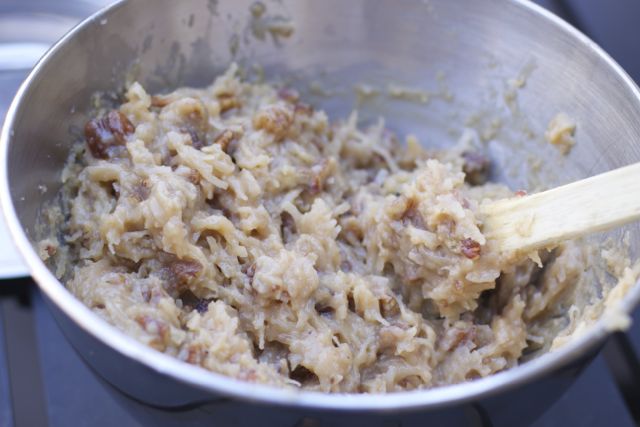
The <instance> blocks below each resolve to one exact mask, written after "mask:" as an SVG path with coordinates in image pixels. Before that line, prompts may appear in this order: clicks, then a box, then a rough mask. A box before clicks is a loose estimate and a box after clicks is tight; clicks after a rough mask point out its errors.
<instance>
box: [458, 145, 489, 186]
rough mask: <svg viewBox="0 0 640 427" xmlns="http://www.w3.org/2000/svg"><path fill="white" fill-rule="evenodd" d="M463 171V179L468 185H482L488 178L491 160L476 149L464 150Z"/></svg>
mask: <svg viewBox="0 0 640 427" xmlns="http://www.w3.org/2000/svg"><path fill="white" fill-rule="evenodd" d="M462 158H463V159H464V165H463V167H462V171H463V172H464V173H465V178H464V180H465V181H466V182H467V183H468V184H470V185H482V184H484V183H486V182H487V180H488V179H489V174H490V172H491V161H490V160H489V158H488V157H487V156H485V155H484V154H482V153H480V152H478V151H466V152H464V153H462Z"/></svg>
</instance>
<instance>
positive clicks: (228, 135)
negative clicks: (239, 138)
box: [213, 129, 236, 153]
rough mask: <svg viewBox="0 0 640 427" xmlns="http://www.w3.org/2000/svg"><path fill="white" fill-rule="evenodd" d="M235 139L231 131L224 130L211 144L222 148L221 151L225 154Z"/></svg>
mask: <svg viewBox="0 0 640 427" xmlns="http://www.w3.org/2000/svg"><path fill="white" fill-rule="evenodd" d="M235 137H236V135H235V134H234V133H233V131H231V130H229V129H226V130H224V131H222V133H221V134H220V135H218V136H217V137H216V139H215V140H214V141H213V143H214V144H218V145H220V148H222V151H224V152H225V153H226V152H227V148H228V147H229V144H231V142H232V141H233V139H234V138H235Z"/></svg>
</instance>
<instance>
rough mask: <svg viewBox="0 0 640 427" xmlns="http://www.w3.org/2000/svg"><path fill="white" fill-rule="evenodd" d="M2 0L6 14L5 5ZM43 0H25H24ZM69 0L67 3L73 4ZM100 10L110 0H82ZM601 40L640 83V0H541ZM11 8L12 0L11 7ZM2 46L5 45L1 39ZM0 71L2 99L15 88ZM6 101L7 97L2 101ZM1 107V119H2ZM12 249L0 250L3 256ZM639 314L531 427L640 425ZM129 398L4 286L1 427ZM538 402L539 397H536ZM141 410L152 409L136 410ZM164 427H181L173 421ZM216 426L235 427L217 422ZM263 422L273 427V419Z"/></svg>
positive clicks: (82, 414)
mask: <svg viewBox="0 0 640 427" xmlns="http://www.w3.org/2000/svg"><path fill="white" fill-rule="evenodd" d="M10 1H13V0H0V15H1V14H2V10H3V9H2V8H3V6H6V4H5V2H10ZM38 1H40V0H23V1H22V3H25V2H26V3H29V2H35V3H37V2H38ZM69 1H70V0H67V3H68V2H69ZM76 1H80V2H82V3H84V6H83V7H85V8H87V7H88V6H87V5H93V6H94V7H95V5H98V4H100V3H104V2H105V0H76ZM538 3H541V4H543V5H544V6H546V7H548V8H549V9H551V10H552V11H554V12H556V13H558V14H559V15H561V16H564V17H565V18H566V19H568V20H569V21H571V22H573V23H574V24H575V25H576V26H578V27H579V28H580V29H582V30H583V31H584V32H586V33H587V34H589V35H590V36H591V37H593V38H594V39H595V40H596V42H598V43H600V44H601V45H602V46H603V47H604V48H605V50H607V51H608V52H610V53H611V54H612V56H614V58H615V59H616V60H618V61H619V62H620V63H621V64H622V65H623V67H624V68H625V69H626V70H627V71H628V72H629V73H630V74H631V75H632V76H633V77H635V78H636V80H640V56H638V55H637V53H636V43H637V40H640V27H638V26H637V22H636V21H637V17H638V16H640V2H638V1H637V0H617V1H615V2H602V1H601V0H555V1H554V0H539V1H538ZM7 4H8V3H7ZM0 42H1V40H0ZM7 76H8V75H5V76H4V79H3V75H2V73H1V72H0V95H1V96H2V97H4V98H7V97H6V96H5V95H6V93H5V92H8V91H9V92H12V91H14V90H15V87H13V88H10V87H8V85H7V83H6V82H7V81H11V84H12V85H14V86H15V85H17V83H18V82H19V80H20V79H19V78H16V75H15V72H14V73H13V74H12V75H10V76H8V77H7ZM0 101H2V100H0ZM2 107H3V106H2V105H0V120H1V116H2V114H3V109H2ZM5 250H9V249H7V248H0V251H5ZM638 354H640V311H638V310H637V311H636V314H635V322H634V326H633V327H632V329H631V330H630V331H629V332H628V333H627V334H626V335H619V336H616V337H614V338H613V339H611V340H610V341H609V343H608V344H607V346H606V347H605V349H604V351H603V352H602V353H601V354H600V355H599V356H598V357H597V358H596V359H595V360H594V362H593V363H592V364H591V365H590V366H589V367H587V368H586V369H585V371H584V372H583V374H582V375H581V376H580V377H579V378H578V379H577V380H576V382H575V383H574V384H573V385H572V386H571V387H570V388H569V390H568V391H567V392H566V393H565V394H564V395H563V396H562V397H561V398H560V399H559V400H558V401H557V402H556V403H555V404H554V405H553V406H552V407H551V408H549V410H547V412H545V414H543V415H542V416H541V418H540V419H539V420H538V421H536V422H535V423H534V424H533V426H536V427H551V426H558V427H560V426H563V427H564V426H572V425H577V426H608V425H611V426H616V427H631V426H640V360H639V359H638V357H637V355H638ZM122 399H126V398H123V397H121V396H120V397H118V395H117V394H114V393H113V390H112V389H111V388H110V386H108V385H106V384H105V383H103V382H102V381H101V380H98V379H97V378H96V377H95V376H94V374H93V373H92V372H91V370H90V369H89V368H88V367H87V366H86V365H85V364H84V363H83V362H82V361H81V359H80V358H79V356H78V355H77V354H76V353H75V351H74V350H73V349H72V348H71V347H70V345H69V344H68V343H67V341H66V340H65V338H64V336H63V335H62V333H61V331H60V330H59V328H58V326H57V325H56V323H55V321H54V320H53V318H52V317H51V314H50V313H49V311H48V310H47V308H46V307H45V305H44V301H43V299H42V297H41V295H40V294H39V291H38V290H37V288H36V287H35V286H34V285H33V283H32V282H31V281H30V280H29V279H18V280H5V281H3V283H0V427H5V426H7V427H8V426H14V425H15V426H18V427H22V426H28V427H31V426H41V425H50V426H65V427H66V426H91V427H101V426H112V425H118V426H136V425H140V421H139V420H138V419H137V418H134V416H133V415H132V414H131V413H129V412H128V411H127V410H126V409H124V407H123V405H122ZM532 399H535V396H532ZM138 410H141V411H147V412H153V411H156V410H154V409H150V408H145V407H142V406H141V405H138ZM166 425H178V423H177V422H176V421H169V420H168V421H167V424H166ZM216 425H223V426H224V425H229V424H228V423H225V420H224V419H221V418H216ZM264 425H271V424H270V423H269V420H265V421H264Z"/></svg>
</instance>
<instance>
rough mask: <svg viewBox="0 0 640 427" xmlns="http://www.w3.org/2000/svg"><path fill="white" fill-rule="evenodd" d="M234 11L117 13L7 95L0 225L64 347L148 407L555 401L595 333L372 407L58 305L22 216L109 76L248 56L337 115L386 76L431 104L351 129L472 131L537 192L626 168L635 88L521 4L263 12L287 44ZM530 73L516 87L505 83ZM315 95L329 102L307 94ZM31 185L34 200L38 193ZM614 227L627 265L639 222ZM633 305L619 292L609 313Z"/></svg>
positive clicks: (422, 407)
mask: <svg viewBox="0 0 640 427" xmlns="http://www.w3.org/2000/svg"><path fill="white" fill-rule="evenodd" d="M251 3H252V2H251V1H233V2H232V1H219V2H217V1H207V0H182V1H180V2H176V1H171V0H129V1H121V2H118V3H116V4H115V5H113V6H112V7H110V8H108V9H106V10H104V11H103V12H101V13H100V14H98V15H96V16H93V17H92V18H90V19H88V20H87V21H85V22H84V23H83V24H81V25H80V26H79V27H77V28H76V29H74V30H73V31H72V32H71V33H69V34H68V35H66V36H65V37H64V38H63V39H62V40H61V41H60V42H59V43H58V44H57V45H56V46H55V47H54V48H53V50H51V51H50V52H49V53H48V54H47V55H46V56H45V57H44V59H43V60H42V61H41V62H40V63H39V64H38V65H37V66H36V68H35V69H34V71H33V72H32V73H31V75H30V76H29V78H28V79H27V81H26V82H25V84H24V85H23V86H22V88H21V89H20V91H19V93H18V95H17V97H16V100H15V101H14V103H13V105H12V107H11V108H10V110H9V112H8V115H7V121H6V124H5V126H4V128H3V130H2V134H1V142H2V146H1V150H0V165H1V166H0V167H2V180H1V187H0V200H1V202H2V205H3V211H4V214H5V216H6V218H7V222H8V224H9V227H10V231H11V232H12V234H13V236H14V238H15V239H16V242H17V244H18V247H19V249H20V251H21V253H22V255H23V256H24V257H25V260H26V262H27V264H28V266H29V268H30V270H31V273H32V275H33V277H34V278H35V279H36V281H37V282H38V284H39V286H40V287H41V289H42V290H43V291H44V293H45V294H46V296H47V299H48V301H49V302H50V305H51V306H52V308H53V311H54V313H55V315H56V318H57V319H58V321H59V322H60V324H61V325H62V327H63V329H64V330H65V333H66V335H67V337H68V338H69V340H70V341H71V342H72V344H73V345H74V346H75V347H76V349H77V350H78V351H79V352H80V353H81V354H82V355H83V357H84V358H85V360H87V362H88V363H89V364H90V365H91V366H92V367H93V368H94V369H95V370H96V371H97V372H99V373H100V374H101V375H102V376H103V377H104V378H106V379H107V380H108V381H109V382H111V383H112V384H114V385H115V386H117V387H118V388H120V389H121V390H123V391H124V392H125V393H127V394H129V395H131V396H133V397H135V398H137V399H139V400H142V401H144V402H147V403H150V404H154V405H157V406H173V407H176V406H182V405H189V404H195V403H198V402H208V401H212V400H214V401H217V402H228V400H227V397H234V398H240V399H245V400H249V401H252V402H256V403H257V404H260V405H268V404H275V405H278V406H285V407H286V408H287V409H288V410H290V411H292V414H301V413H304V411H322V413H324V414H335V413H336V412H340V411H348V412H353V411H356V412H362V411H367V413H368V414H372V413H374V412H384V413H389V411H400V410H402V411H411V412H416V411H419V412H421V413H423V414H424V412H425V411H429V414H431V416H432V417H433V418H432V419H434V420H436V419H442V418H438V417H447V415H442V414H446V413H457V412H456V411H457V410H458V409H460V408H464V407H469V406H471V407H475V406H473V405H477V404H480V403H478V402H482V404H483V405H485V406H483V407H486V408H492V409H486V410H487V411H491V413H492V414H493V413H494V412H495V413H498V414H499V413H500V412H502V413H503V419H504V420H509V419H511V420H513V419H514V418H513V416H515V417H516V418H515V419H516V420H517V419H518V418H517V417H518V416H519V415H520V416H522V417H526V416H529V417H531V416H534V415H535V414H532V413H530V412H535V411H533V409H534V408H535V407H536V406H537V405H531V402H529V401H528V400H529V399H530V398H527V397H526V394H524V393H523V390H526V389H531V388H532V387H533V388H535V390H536V394H537V395H538V396H540V402H544V401H547V400H551V399H553V398H554V397H555V396H557V395H558V393H559V392H561V390H562V388H563V387H564V386H566V383H567V378H570V377H571V376H572V375H574V374H575V373H576V372H577V371H578V370H579V366H580V364H579V363H577V361H578V360H579V359H580V360H584V358H585V357H587V356H588V355H590V354H591V353H592V352H593V351H595V349H596V348H597V347H598V345H599V344H600V343H601V342H602V340H603V338H604V337H605V336H606V335H607V332H606V330H605V329H604V325H602V324H599V325H598V326H597V327H596V328H594V329H593V330H592V331H591V332H590V333H587V334H585V335H584V336H581V337H580V338H578V339H576V340H575V341H574V342H573V343H571V344H569V345H567V346H566V347H564V348H563V349H561V350H560V351H557V352H554V353H551V354H546V355H544V356H542V357H540V358H537V359H534V360H532V361H530V362H528V363H526V364H524V365H522V366H519V367H517V368H515V369H512V370H509V371H507V372H503V373H500V374H497V375H494V376H491V377H489V378H484V379H481V380H477V381H473V382H470V383H465V384H459V385H453V386H448V387H443V388H439V389H434V390H423V391H417V392H411V393H397V394H391V395H386V396H384V397H381V396H368V395H349V396H344V395H341V396H340V395H327V394H319V393H311V392H291V391H285V390H278V389H273V388H270V387H265V386H258V385H253V384H248V383H243V382H238V381H235V380H232V379H229V378H226V377H222V376H220V375H217V374H214V373H210V372H206V371H204V370H202V369H200V368H197V367H194V366H191V365H188V364H185V363H182V362H179V361H178V360H176V359H173V358H171V357H169V356H165V355H164V354H160V353H157V352H155V351H154V350H151V349H150V348H147V347H145V346H143V345H141V344H139V343H137V342H135V341H134V340H132V339H130V338H128V337H126V336H125V335H123V334H122V333H120V332H119V331H117V330H115V329H114V328H113V327H111V326H110V325H108V324H106V323H105V322H104V321H102V320H101V319H99V318H98V317H97V316H95V315H94V314H93V313H91V312H90V310H89V309H88V308H86V307H85V306H84V305H82V304H81V303H80V302H78V301H77V300H75V298H73V297H72V296H71V295H70V294H69V293H68V292H67V291H66V289H65V288H64V287H63V286H62V285H61V284H60V283H59V282H58V281H57V280H56V279H55V277H54V276H53V275H52V274H51V273H50V272H49V271H48V270H47V269H46V267H45V266H44V264H43V263H42V262H41V261H40V260H39V258H38V257H37V255H36V253H35V251H34V250H33V241H32V239H33V237H34V233H33V231H34V225H35V223H36V220H37V215H38V210H39V209H40V207H41V206H42V205H43V203H46V202H48V201H51V200H52V198H53V197H54V195H55V192H56V189H57V188H58V184H57V182H58V180H59V175H60V171H61V168H62V165H63V163H64V161H65V159H66V154H67V151H68V149H69V146H70V143H71V142H72V141H73V138H74V137H70V135H76V137H77V135H78V130H79V129H81V126H82V125H83V124H84V122H85V120H86V119H87V112H88V111H89V100H90V97H91V95H92V94H93V93H95V92H96V91H105V90H107V91H108V90H114V89H116V90H117V89H118V88H120V87H121V86H122V83H123V82H124V80H125V76H127V77H131V76H133V77H134V78H136V79H137V80H139V81H141V82H142V83H143V84H144V85H145V86H147V87H148V89H149V90H151V91H155V90H166V89H167V88H168V87H175V86H178V85H182V84H190V85H203V84H206V83H209V82H210V81H211V80H212V78H213V76H214V75H215V73H216V72H219V71H221V70H223V69H224V68H226V66H227V65H228V64H229V62H230V61H231V60H236V61H238V62H239V63H241V64H244V65H246V66H247V69H249V68H250V67H249V65H250V64H255V63H258V64H261V65H262V66H263V68H264V72H265V74H266V76H267V77H268V78H270V79H285V80H287V81H289V82H290V83H291V84H293V85H296V86H298V87H299V89H300V90H301V91H302V92H305V93H308V94H309V96H311V97H313V100H314V103H315V104H317V105H319V106H320V107H323V108H326V109H327V110H328V111H329V113H330V114H331V115H333V116H338V115H344V114H346V113H348V112H349V111H350V110H351V109H352V108H353V107H354V105H355V98H356V97H355V95H354V91H353V87H354V85H356V84H359V83H366V84H369V85H371V86H375V87H378V88H380V89H381V91H382V92H384V91H385V90H386V89H385V88H387V86H388V85H389V84H390V83H394V84H400V85H405V86H410V87H412V88H415V89H423V90H427V91H429V92H431V93H432V96H431V100H430V101H429V103H427V104H426V105H423V104H416V103H409V102H404V101H401V100H389V99H386V98H385V97H384V96H380V97H378V98H377V99H374V100H372V101H371V102H370V103H367V104H365V105H363V106H362V114H361V118H362V120H364V121H367V120H371V119H372V118H374V117H376V116H377V115H379V114H383V115H385V116H386V118H387V123H388V125H389V126H390V127H391V128H392V129H395V130H399V131H401V132H413V133H417V134H418V135H419V136H422V137H423V140H424V141H426V143H428V144H430V145H440V146H445V145H450V144H453V143H454V142H455V140H456V139H457V137H458V136H459V135H461V134H462V132H463V128H465V127H470V128H474V129H476V130H477V133H479V134H481V135H485V136H486V137H487V142H486V143H487V145H488V147H489V149H490V151H491V154H492V156H493V158H494V160H495V162H496V163H497V164H498V165H499V167H498V169H499V170H504V171H505V172H504V173H496V174H495V178H496V179H499V180H502V181H506V182H508V183H509V184H510V185H511V186H512V187H513V188H527V189H535V188H537V186H538V184H539V182H538V181H535V180H531V179H528V178H527V176H528V175H529V174H528V172H530V170H529V168H530V166H529V161H530V159H529V157H530V155H531V154H532V153H534V154H536V155H538V156H540V157H542V158H543V159H544V161H543V162H542V164H541V165H540V168H541V171H540V173H539V174H538V175H539V178H541V179H542V180H543V181H544V183H545V184H546V185H557V184H559V183H563V182H567V181H569V180H573V179H577V178H581V177H586V176H589V175H591V174H594V173H598V172H602V171H605V170H608V169H612V168H615V167H619V166H622V165H625V164H629V163H631V162H636V161H640V145H638V144H637V141H640V92H639V91H638V88H637V87H636V86H635V85H634V83H633V82H632V81H631V80H630V79H629V78H628V76H627V75H626V74H625V73H624V72H623V71H622V70H621V69H620V68H619V66H617V65H616V64H615V63H614V62H613V61H612V60H611V59H610V58H609V56H607V55H606V54H605V53H604V52H602V51H601V50H600V49H599V48H598V47H597V46H595V45H594V44H593V43H592V42H591V41H589V40H588V39H587V38H586V37H585V36H583V35H581V34H580V33H578V32H577V31H575V30H574V29H573V28H571V27H570V26H568V25H567V24H566V23H564V22H563V21H561V20H559V19H558V18H556V17H554V16H553V15H551V14H549V13H548V12H546V11H544V10H542V9H540V8H538V7H537V6H534V5H533V4H530V3H528V2H525V1H520V0H482V1H478V0H458V1H446V0H437V1H436V0H430V1H422V0H406V1H403V2H402V5H401V6H400V5H399V3H398V2H395V1H393V0H379V1H376V2H372V1H366V0H352V1H349V2H343V1H340V0H325V1H323V2H318V1H313V0H278V1H267V2H266V3H265V4H266V5H267V13H268V16H271V17H273V16H278V17H285V18H288V19H291V20H292V22H293V23H294V25H295V32H294V34H293V36H292V37H291V38H289V39H280V40H272V39H271V38H270V37H266V38H265V39H264V40H260V39H259V37H256V31H254V30H255V29H256V27H255V26H251V25H249V24H248V22H249V21H250V17H251V14H250V10H249V8H250V5H251ZM336 11H339V13H336ZM258 35H259V33H258ZM236 48H237V49H236ZM529 72H530V75H529V76H528V78H526V83H525V84H524V86H523V87H522V88H520V89H517V90H516V87H517V86H519V82H518V78H519V77H524V76H525V75H527V74H529ZM309 81H313V82H314V84H313V85H309V84H308V82H309ZM305 82H307V83H305ZM523 83H524V82H523ZM318 87H321V88H324V89H328V90H330V91H331V92H332V96H329V97H328V96H323V95H322V94H321V93H320V92H322V91H319V90H318ZM561 111H565V112H568V113H570V114H571V115H572V116H573V117H574V118H575V119H576V120H577V122H578V133H577V139H578V144H577V145H576V146H575V148H574V149H573V150H572V152H571V154H570V155H569V156H568V157H567V158H562V157H561V156H560V155H559V154H558V153H557V152H556V151H554V149H553V148H552V147H550V146H548V144H545V143H544V142H543V139H542V134H543V132H544V129H545V127H546V125H547V123H548V122H549V120H550V119H551V118H552V117H553V116H554V115H555V114H556V113H558V112H561ZM494 131H495V132H494ZM38 185H46V186H47V188H48V191H47V192H45V193H44V194H43V193H42V192H40V191H38V189H37V187H38ZM627 229H628V230H629V231H630V232H631V233H632V237H633V238H632V242H633V250H634V251H635V253H636V254H637V253H638V243H639V242H640V238H639V237H640V234H639V229H638V227H637V225H634V226H630V227H627ZM620 233H621V231H617V232H615V233H613V234H611V235H612V236H613V237H614V238H619V237H620V235H621V234H620ZM639 299H640V287H638V286H636V287H635V288H634V289H633V290H632V292H631V293H630V294H629V295H628V296H627V298H626V300H625V304H626V305H625V307H626V309H627V310H629V311H630V310H631V308H632V307H633V306H634V305H635V304H637V302H638V300H639ZM559 372H564V373H565V376H563V375H560V374H558V373H559ZM534 380H536V382H533V381H534ZM560 380H562V381H560ZM562 384H565V385H564V386H563V385H562ZM517 386H519V387H518V388H516V387H517ZM507 390H510V392H509V393H508V394H506V395H505V392H506V391H507ZM222 396H224V397H222ZM220 399H222V400H220ZM472 402H475V403H472ZM490 402H494V403H490ZM505 402H509V404H508V405H507V406H510V407H511V408H512V409H511V413H510V414H505V411H507V410H506V409H505V407H506V406H505ZM451 405H459V406H451ZM261 407H265V406H261ZM445 407H448V408H449V409H445ZM483 410H485V409H483ZM514 410H515V412H514ZM536 410H537V409H536ZM518 411H519V412H518ZM507 415H508V416H507ZM509 417H511V418H509ZM380 422H381V421H380Z"/></svg>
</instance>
